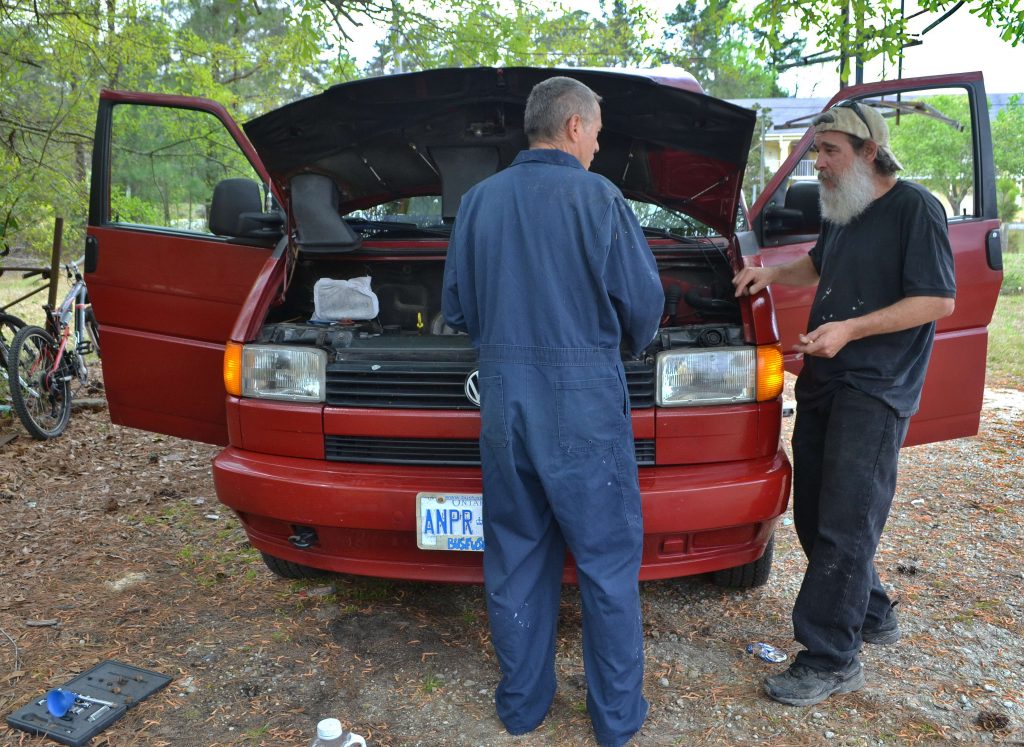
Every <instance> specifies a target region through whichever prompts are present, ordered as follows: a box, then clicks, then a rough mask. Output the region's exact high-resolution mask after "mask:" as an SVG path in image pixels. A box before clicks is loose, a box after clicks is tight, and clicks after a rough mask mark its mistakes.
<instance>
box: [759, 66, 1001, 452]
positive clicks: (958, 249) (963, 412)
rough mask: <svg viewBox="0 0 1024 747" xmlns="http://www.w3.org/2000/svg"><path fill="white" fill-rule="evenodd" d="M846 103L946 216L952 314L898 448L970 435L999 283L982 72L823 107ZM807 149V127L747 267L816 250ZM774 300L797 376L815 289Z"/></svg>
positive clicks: (766, 208) (898, 84) (785, 292)
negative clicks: (880, 124)
mask: <svg viewBox="0 0 1024 747" xmlns="http://www.w3.org/2000/svg"><path fill="white" fill-rule="evenodd" d="M843 100H856V101H858V102H860V104H861V105H862V106H865V105H867V106H873V107H875V108H876V109H877V110H878V111H879V112H880V113H881V114H882V115H883V116H885V117H886V120H887V122H888V124H889V129H890V136H891V137H890V139H891V145H892V148H893V151H894V153H895V154H896V157H897V158H898V159H900V161H901V162H902V163H903V165H904V170H903V171H902V172H901V173H900V176H901V178H906V179H909V180H911V181H915V182H918V183H919V184H922V185H923V186H925V187H928V188H929V189H930V190H931V191H932V192H933V194H935V195H936V196H937V197H938V198H939V200H940V201H941V202H942V203H943V204H944V206H945V207H946V210H947V217H948V225H949V238H950V243H951V244H952V247H953V255H954V260H955V263H956V282H957V297H956V311H955V312H954V313H953V315H952V316H950V317H948V318H946V319H941V320H939V322H938V325H937V329H936V336H935V347H934V350H933V352H932V358H931V363H930V365H929V367H928V375H927V379H926V380H925V385H924V392H923V394H922V398H921V409H920V411H919V412H918V413H917V414H916V415H915V416H914V417H913V419H912V420H911V424H910V431H909V434H908V436H907V440H906V443H905V445H908V446H909V445H913V444H920V443H927V442H931V441H941V440H945V439H950V438H958V437H961V436H971V435H974V434H976V433H977V432H978V424H979V421H980V417H981V405H982V395H983V391H984V387H985V361H986V353H987V348H988V325H989V323H990V322H991V320H992V312H993V309H994V308H995V303H996V299H997V296H998V293H999V286H1000V284H1001V282H1002V272H1001V270H1002V256H1001V250H1000V244H999V219H998V217H997V214H996V177H995V167H994V164H993V160H992V136H991V131H990V127H989V114H988V100H987V98H986V96H985V87H984V83H983V81H982V76H981V73H965V74H961V75H943V76H934V77H929V78H916V79H905V80H901V81H892V82H882V83H871V84H866V85H861V86H854V87H850V88H847V89H845V90H843V91H842V92H841V93H840V94H837V95H836V96H835V97H834V98H833V99H832V101H830V102H829V106H832V105H833V104H835V103H838V102H839V101H843ZM808 124H809V123H808ZM813 142H814V132H813V129H811V128H808V131H807V132H806V133H805V134H804V136H803V138H802V139H800V141H799V142H797V143H795V144H794V145H793V146H792V150H791V152H790V154H789V156H788V158H786V160H785V161H784V162H783V163H782V165H781V166H780V168H779V170H778V172H777V173H776V174H775V176H774V178H772V180H771V181H770V182H769V183H768V185H767V187H766V188H765V190H764V191H763V192H762V194H761V195H760V197H759V198H758V200H757V201H756V202H755V203H754V205H753V207H752V209H751V222H752V226H753V229H754V235H755V236H756V239H757V241H756V243H757V244H759V245H760V250H759V257H748V258H747V261H748V262H753V263H754V264H757V263H761V264H763V265H766V266H767V265H777V264H784V263H786V262H789V261H791V260H794V259H796V258H798V257H800V256H802V255H804V254H806V253H807V252H808V251H809V250H810V249H811V247H812V246H813V245H814V242H815V241H816V239H817V235H818V232H819V230H820V213H819V212H818V196H817V195H818V193H817V180H816V178H815V175H814V172H813V168H809V165H810V164H809V162H810V163H813V159H814V155H813V153H812V152H811V151H810V148H811V146H812V145H813ZM801 166H802V168H801ZM753 243H754V242H750V245H752V244H753ZM771 294H772V297H773V299H774V301H775V307H776V312H777V315H778V321H779V332H780V337H781V340H782V345H783V350H784V352H785V354H786V368H787V370H789V371H791V372H793V373H796V372H798V371H799V370H800V367H801V365H802V362H801V361H800V360H799V359H798V357H797V355H796V353H795V352H794V350H793V345H794V344H795V343H796V341H797V336H798V335H799V334H800V333H801V332H804V331H805V330H806V328H807V318H808V313H809V311H810V306H811V302H812V301H813V300H814V288H813V287H808V288H794V287H787V286H781V285H780V286H775V287H773V288H772V289H771Z"/></svg>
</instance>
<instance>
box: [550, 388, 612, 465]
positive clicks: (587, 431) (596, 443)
mask: <svg viewBox="0 0 1024 747" xmlns="http://www.w3.org/2000/svg"><path fill="white" fill-rule="evenodd" d="M555 403H556V417H557V419H558V445H559V446H560V447H561V449H562V450H563V451H565V452H567V453H570V454H572V453H579V452H586V451H593V450H594V449H598V448H604V447H607V446H610V445H612V444H615V443H617V442H618V441H619V439H621V438H622V434H623V432H624V431H625V428H626V426H627V424H628V420H627V417H626V412H627V407H626V401H625V395H624V392H623V388H622V383H621V382H620V381H619V379H618V378H617V377H608V378H603V379H580V380H569V381H557V382H555Z"/></svg>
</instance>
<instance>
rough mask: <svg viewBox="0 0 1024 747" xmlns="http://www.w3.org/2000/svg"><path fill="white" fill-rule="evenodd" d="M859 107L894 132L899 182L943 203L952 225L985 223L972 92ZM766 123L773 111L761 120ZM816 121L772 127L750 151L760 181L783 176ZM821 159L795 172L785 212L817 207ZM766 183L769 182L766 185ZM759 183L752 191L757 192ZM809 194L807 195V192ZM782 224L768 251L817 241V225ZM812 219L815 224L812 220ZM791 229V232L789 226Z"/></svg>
mask: <svg viewBox="0 0 1024 747" xmlns="http://www.w3.org/2000/svg"><path fill="white" fill-rule="evenodd" d="M858 102H859V104H860V105H861V106H871V107H874V108H875V109H876V110H877V111H878V112H879V113H881V114H882V116H883V117H885V121H886V123H887V124H888V125H889V138H890V146H891V148H892V151H893V153H895V154H896V158H897V159H899V161H900V163H901V164H902V165H903V170H902V171H899V172H898V173H897V175H898V176H899V178H901V179H908V180H910V181H913V182H917V183H918V184H920V185H921V186H923V187H926V188H927V189H928V190H929V191H931V192H932V194H934V195H935V196H936V197H937V198H938V199H939V202H941V203H942V206H943V207H944V208H945V210H946V216H947V217H948V218H949V219H950V220H964V219H970V218H974V217H977V216H980V215H982V210H981V195H980V193H979V191H978V190H977V189H976V187H975V180H976V169H975V163H974V132H973V127H972V123H971V106H970V97H969V95H968V92H967V91H966V89H963V88H944V89H930V90H917V91H903V92H902V93H900V94H899V95H888V96H881V97H876V96H870V97H867V98H861V99H858ZM761 116H762V117H764V118H765V121H766V122H767V121H768V120H769V119H771V117H772V112H771V110H766V111H764V112H762V113H761ZM814 116H816V114H809V115H806V116H801V117H799V118H798V119H797V120H793V121H788V122H786V121H773V122H771V124H770V125H768V124H766V125H765V127H764V128H763V130H764V135H763V137H764V144H763V147H762V144H761V142H759V141H758V139H757V132H761V129H759V130H758V131H757V132H755V142H754V145H753V147H752V151H751V159H752V160H756V161H757V162H758V164H756V165H755V168H754V172H753V173H754V174H755V175H756V174H757V170H758V168H759V166H760V163H763V164H764V169H765V171H766V172H768V173H769V174H771V173H774V172H775V171H777V170H778V169H779V168H780V167H781V166H782V164H784V163H785V161H786V159H787V158H788V157H789V156H790V154H791V153H792V152H793V150H794V149H795V148H798V147H800V138H801V137H802V136H803V134H804V132H805V131H806V128H807V126H808V125H809V124H810V123H811V121H812V120H813V118H814ZM816 157H817V153H816V152H815V151H814V149H813V147H808V149H807V150H805V152H804V153H803V155H802V158H801V160H800V161H799V162H798V163H797V164H796V168H794V169H793V170H792V172H791V173H790V174H789V177H788V179H787V181H786V182H785V185H784V187H783V189H781V190H779V191H777V192H776V194H779V195H785V202H784V203H781V202H780V204H779V207H786V208H794V209H798V210H803V211H804V212H805V213H806V212H807V211H806V208H807V207H808V205H807V204H806V203H808V202H809V201H810V202H812V203H813V202H816V200H817V190H816V182H817V170H816V169H815V168H814V162H815V159H816ZM764 181H765V183H767V182H768V181H770V176H766V177H765V180H764ZM756 187H757V179H756V178H755V180H754V184H753V185H749V184H748V188H751V189H754V190H755V191H756ZM804 187H806V189H804ZM776 217H777V218H778V219H779V222H778V223H776V224H775V225H774V226H773V229H774V230H771V231H770V232H769V233H770V235H769V236H767V237H766V238H768V239H769V241H768V242H767V243H768V244H769V245H778V244H788V243H799V242H804V241H807V240H808V239H809V238H813V235H815V234H817V226H816V225H811V224H812V223H813V221H812V220H803V221H801V220H799V219H798V218H796V217H787V216H776ZM807 217H808V218H811V217H814V218H815V219H816V216H810V215H808V216H807ZM790 224H791V225H790Z"/></svg>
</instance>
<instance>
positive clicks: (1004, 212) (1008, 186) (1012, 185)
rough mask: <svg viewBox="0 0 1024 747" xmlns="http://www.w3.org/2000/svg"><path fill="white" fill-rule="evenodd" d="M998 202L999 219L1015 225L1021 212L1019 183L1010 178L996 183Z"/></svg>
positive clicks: (1001, 179) (1003, 178)
mask: <svg viewBox="0 0 1024 747" xmlns="http://www.w3.org/2000/svg"><path fill="white" fill-rule="evenodd" d="M996 200H997V208H996V209H997V211H998V213H999V219H1000V220H1001V221H1003V223H1013V222H1015V221H1016V219H1017V213H1018V212H1019V211H1020V207H1019V204H1018V201H1019V200H1020V189H1019V188H1018V187H1017V182H1016V180H1014V179H1011V178H1008V177H1002V178H1000V179H998V180H997V181H996Z"/></svg>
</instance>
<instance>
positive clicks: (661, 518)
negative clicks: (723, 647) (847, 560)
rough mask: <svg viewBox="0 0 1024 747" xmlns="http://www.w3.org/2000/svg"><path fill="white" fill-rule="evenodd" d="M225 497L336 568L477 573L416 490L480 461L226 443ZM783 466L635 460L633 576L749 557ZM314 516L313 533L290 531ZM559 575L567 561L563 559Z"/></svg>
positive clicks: (421, 575) (256, 536) (453, 488)
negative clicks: (410, 463)
mask: <svg viewBox="0 0 1024 747" xmlns="http://www.w3.org/2000/svg"><path fill="white" fill-rule="evenodd" d="M213 477H214V484H215V485H216V489H217V496H218V498H219V499H220V500H221V502H222V503H224V504H225V505H227V506H228V507H230V508H231V509H233V510H234V511H235V512H236V513H237V514H238V516H239V518H240V519H241V521H242V524H243V525H244V527H245V531H246V533H247V534H248V536H249V540H250V542H251V543H252V544H253V546H254V547H256V548H257V549H259V550H261V551H263V552H265V553H267V554H268V555H272V556H274V557H276V558H280V559H282V560H287V561H290V562H293V563H298V564H300V565H305V566H310V567H313V568H321V569H324V570H328V571H334V572H338V573H350V574H356V575H364V576H377V577H384V578H397V579H407V580H416V581H437V582H454V583H481V582H482V581H483V570H482V565H481V558H482V555H481V554H479V553H472V552H451V551H433V550H421V549H419V548H418V547H417V546H416V494H417V493H419V492H421V491H437V492H451V493H456V492H458V493H479V492H482V486H481V481H480V472H479V469H473V468H463V467H451V468H439V467H406V466H392V465H388V466H377V465H365V464H347V463H332V462H325V461H321V460H315V459H299V458H293V457H281V456H271V455H267V454H261V453H255V452H250V451H244V450H242V449H239V448H237V447H228V448H226V449H225V450H224V451H222V452H221V453H220V454H219V455H218V456H217V458H216V459H215V460H214V464H213ZM790 479H791V468H790V465H789V461H788V460H787V458H786V456H785V453H784V452H783V451H782V450H781V449H779V450H778V451H777V452H776V453H775V454H774V455H772V456H770V457H766V458H759V459H750V460H743V461H737V462H719V463H712V464H701V465H691V466H685V467H647V468H642V469H641V470H640V492H641V495H642V496H643V517H644V550H643V560H642V564H641V567H640V579H641V580H652V579H660V578H673V577H678V576H690V575H695V574H699V573H707V572H710V571H716V570H722V569H725V568H732V567H735V566H739V565H743V564H745V563H749V562H752V561H754V560H757V559H758V558H759V557H760V556H761V554H762V553H763V552H764V548H765V545H766V544H767V542H768V540H769V538H770V537H771V535H772V532H773V531H774V528H775V523H776V520H777V519H778V517H779V516H780V515H781V514H782V513H783V512H784V511H785V510H786V505H787V502H788V497H789V487H790ZM297 526H301V527H312V528H313V529H314V530H315V531H316V535H317V539H318V541H317V543H316V544H314V545H313V546H311V547H309V548H305V549H301V548H298V547H296V546H295V545H293V544H292V543H291V542H289V540H288V537H289V536H291V535H293V534H295V531H296V530H295V528H296V527H297ZM565 578H566V580H567V581H570V582H571V581H574V580H575V571H574V569H573V567H572V565H571V563H570V564H567V566H566V575H565Z"/></svg>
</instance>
